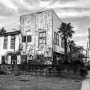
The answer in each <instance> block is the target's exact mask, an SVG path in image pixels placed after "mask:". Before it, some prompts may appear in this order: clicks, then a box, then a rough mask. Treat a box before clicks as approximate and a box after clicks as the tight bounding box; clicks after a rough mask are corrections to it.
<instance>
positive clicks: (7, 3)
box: [0, 0, 18, 11]
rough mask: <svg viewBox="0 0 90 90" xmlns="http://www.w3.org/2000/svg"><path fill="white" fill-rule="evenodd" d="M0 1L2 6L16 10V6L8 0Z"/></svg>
mask: <svg viewBox="0 0 90 90" xmlns="http://www.w3.org/2000/svg"><path fill="white" fill-rule="evenodd" d="M0 3H2V4H3V5H4V6H6V7H8V8H10V9H13V10H15V11H17V9H18V8H17V6H16V5H15V4H14V3H12V2H11V1H10V0H1V1H0Z"/></svg>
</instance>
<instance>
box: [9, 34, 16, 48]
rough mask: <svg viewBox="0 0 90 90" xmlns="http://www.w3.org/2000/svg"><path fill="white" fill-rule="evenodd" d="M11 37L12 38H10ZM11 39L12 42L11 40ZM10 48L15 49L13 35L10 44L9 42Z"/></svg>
mask: <svg viewBox="0 0 90 90" xmlns="http://www.w3.org/2000/svg"><path fill="white" fill-rule="evenodd" d="M12 37H13V38H12ZM12 41H13V42H12ZM10 48H11V49H15V35H13V36H11V44H10Z"/></svg>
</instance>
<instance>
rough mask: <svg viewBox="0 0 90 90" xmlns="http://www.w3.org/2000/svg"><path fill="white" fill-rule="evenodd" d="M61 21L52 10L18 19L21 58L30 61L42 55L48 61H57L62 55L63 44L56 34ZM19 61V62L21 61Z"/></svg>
mask: <svg viewBox="0 0 90 90" xmlns="http://www.w3.org/2000/svg"><path fill="white" fill-rule="evenodd" d="M60 25H61V21H60V19H59V18H58V16H57V15H56V14H55V12H54V11H53V10H46V11H42V12H36V13H32V14H27V15H22V16H21V17H20V30H21V38H22V40H21V46H20V48H21V56H22V59H24V60H25V59H26V60H31V59H34V57H35V56H36V55H44V57H47V58H50V61H51V62H52V61H53V60H56V61H57V60H58V58H60V55H61V56H62V55H63V54H64V44H63V42H62V38H61V36H60V34H59V33H58V28H59V27H60ZM22 59H21V60H22Z"/></svg>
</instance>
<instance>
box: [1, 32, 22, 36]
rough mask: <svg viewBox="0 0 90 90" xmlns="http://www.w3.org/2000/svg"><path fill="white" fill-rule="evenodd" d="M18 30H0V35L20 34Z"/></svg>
mask: <svg viewBox="0 0 90 90" xmlns="http://www.w3.org/2000/svg"><path fill="white" fill-rule="evenodd" d="M20 33H21V32H20V31H13V32H0V36H12V35H18V34H20Z"/></svg>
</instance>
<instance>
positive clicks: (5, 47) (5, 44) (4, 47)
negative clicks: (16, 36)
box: [3, 36, 8, 49]
mask: <svg viewBox="0 0 90 90" xmlns="http://www.w3.org/2000/svg"><path fill="white" fill-rule="evenodd" d="M7 42H8V37H7V36H5V37H4V45H3V49H7Z"/></svg>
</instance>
